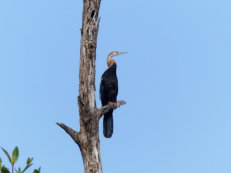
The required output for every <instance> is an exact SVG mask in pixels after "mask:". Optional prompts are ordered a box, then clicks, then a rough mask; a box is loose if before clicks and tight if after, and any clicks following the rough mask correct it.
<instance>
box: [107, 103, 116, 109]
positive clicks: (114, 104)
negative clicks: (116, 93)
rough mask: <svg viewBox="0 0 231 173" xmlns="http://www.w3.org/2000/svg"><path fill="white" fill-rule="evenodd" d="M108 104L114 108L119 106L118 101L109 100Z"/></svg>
mask: <svg viewBox="0 0 231 173" xmlns="http://www.w3.org/2000/svg"><path fill="white" fill-rule="evenodd" d="M108 104H109V105H110V106H111V107H113V109H116V108H117V103H116V102H108Z"/></svg>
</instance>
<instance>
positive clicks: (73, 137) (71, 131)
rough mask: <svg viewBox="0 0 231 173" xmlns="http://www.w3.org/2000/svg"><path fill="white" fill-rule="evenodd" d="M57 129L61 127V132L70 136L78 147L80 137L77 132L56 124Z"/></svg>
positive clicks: (61, 124)
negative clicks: (63, 131)
mask: <svg viewBox="0 0 231 173" xmlns="http://www.w3.org/2000/svg"><path fill="white" fill-rule="evenodd" d="M56 124H57V125H58V126H59V127H61V128H62V129H63V130H65V131H66V132H67V133H68V134H69V135H70V136H71V138H72V139H73V140H74V141H75V143H77V144H78V145H80V135H79V132H76V131H75V130H73V129H72V128H70V127H68V126H66V125H65V124H63V123H56Z"/></svg>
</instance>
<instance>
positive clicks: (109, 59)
mask: <svg viewBox="0 0 231 173" xmlns="http://www.w3.org/2000/svg"><path fill="white" fill-rule="evenodd" d="M112 57H113V55H112V54H109V55H108V57H107V65H108V67H111V66H112V65H113V64H116V61H115V60H113V59H111V58H112Z"/></svg>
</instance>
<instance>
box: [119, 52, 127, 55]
mask: <svg viewBox="0 0 231 173" xmlns="http://www.w3.org/2000/svg"><path fill="white" fill-rule="evenodd" d="M125 53H127V52H118V53H117V55H121V54H125Z"/></svg>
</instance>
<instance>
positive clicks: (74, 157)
mask: <svg viewBox="0 0 231 173" xmlns="http://www.w3.org/2000/svg"><path fill="white" fill-rule="evenodd" d="M230 6H231V1H228V0H219V1H218V0H187V1H185V0H175V1H172V0H164V1H153V0H146V1H138V0H133V1H123V0H117V1H105V0H103V1H102V3H101V9H100V16H101V22H100V30H99V35H98V47H97V59H96V61H97V62H96V65H97V66H96V98H97V106H98V107H100V101H99V94H98V92H99V83H100V78H101V74H102V73H103V72H104V70H105V69H106V68H107V66H106V57H107V55H108V54H109V53H110V52H111V51H113V50H118V51H127V52H129V53H128V54H127V55H123V56H121V57H118V58H116V60H117V66H118V71H117V75H118V79H119V95H118V99H123V100H125V101H126V102H127V104H126V105H125V106H123V107H121V108H119V109H118V110H116V111H115V113H114V134H113V137H112V138H111V139H105V138H104V137H103V134H102V121H101V122H100V141H101V157H102V162H103V169H104V172H110V173H118V172H121V173H123V172H133V173H140V172H153V173H154V172H156V173H170V172H171V173H195V172H196V173H218V172H219V173H230V172H231V138H230V134H231V126H230V123H231V116H230V115H231V106H230V105H231V80H230V75H231V68H230V66H231V58H230V57H231V49H230V45H231V34H230V31H231V20H230V18H231V11H230ZM81 15H82V1H77V0H69V1H64V0H49V1H47V0H33V1H31V0H21V1H16V0H2V1H1V2H0V26H1V27H0V78H1V85H0V132H1V139H0V146H3V147H4V148H6V149H8V150H13V148H14V146H16V145H18V146H19V149H20V158H19V160H20V161H19V162H18V166H19V165H23V164H24V162H25V159H26V157H27V156H33V157H34V163H35V164H34V167H35V168H36V167H39V166H41V167H42V172H43V173H49V172H56V173H61V172H70V173H71V172H73V173H74V172H83V165H82V158H81V154H80V152H79V149H78V146H77V145H76V144H75V143H74V142H73V141H72V139H71V138H70V137H69V136H68V135H67V134H66V133H65V132H64V131H63V130H62V129H60V128H59V127H58V126H57V125H56V124H55V123H56V122H63V123H65V124H67V125H69V126H71V127H72V128H74V129H76V130H79V117H78V107H77V103H76V101H77V96H78V73H79V72H78V70H79V54H80V53H79V50H80V28H81ZM0 156H1V157H2V158H3V160H4V162H6V161H7V160H6V157H5V156H3V153H2V152H0ZM30 171H31V172H32V170H30Z"/></svg>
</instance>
